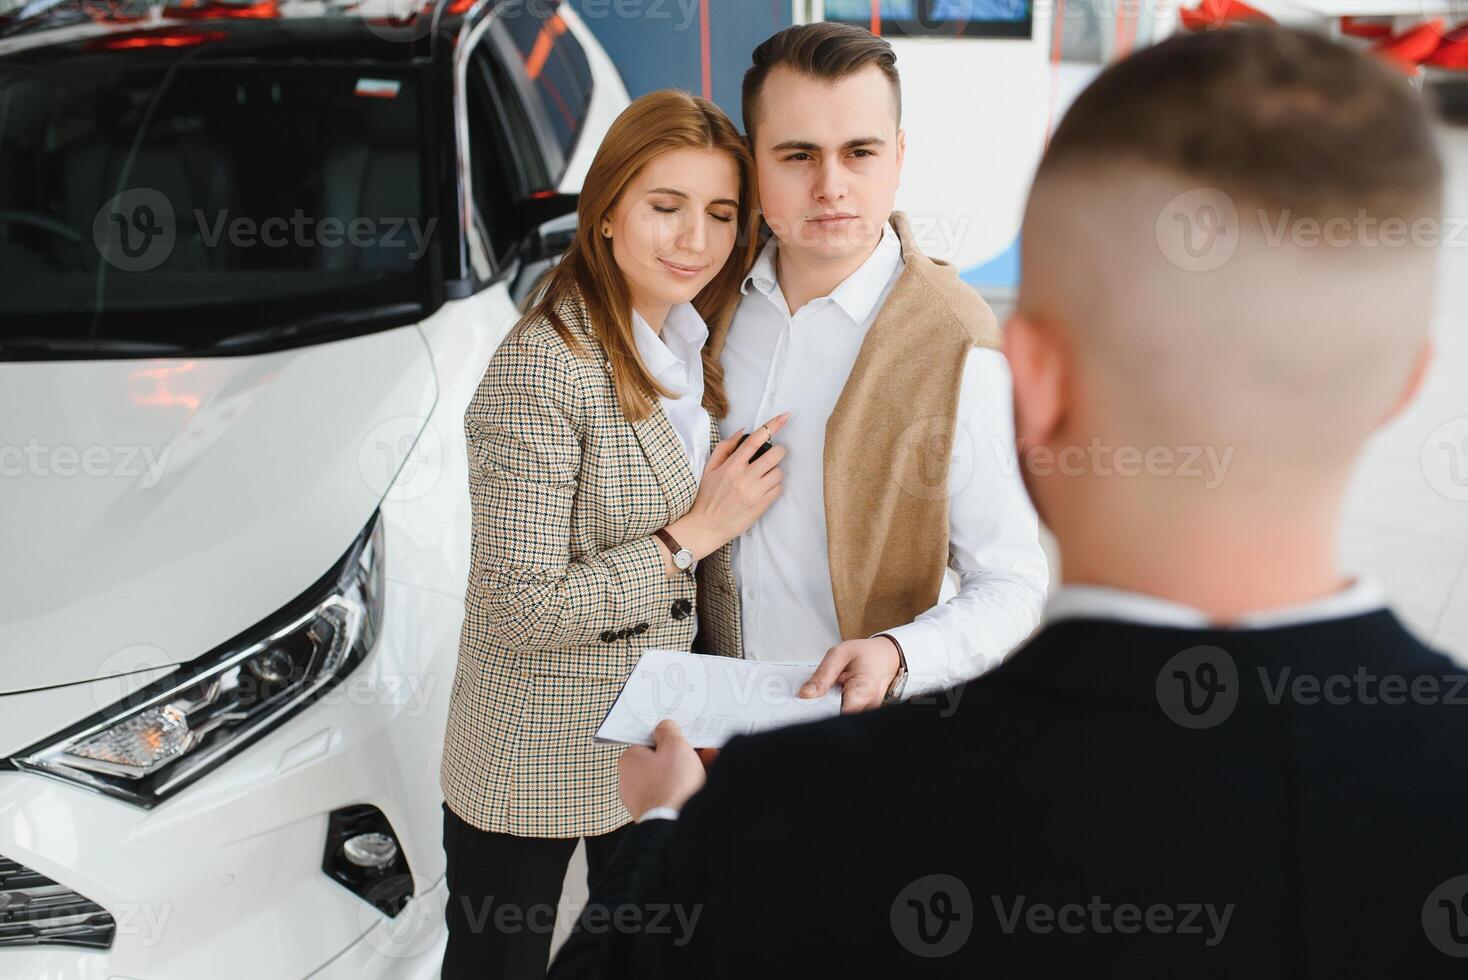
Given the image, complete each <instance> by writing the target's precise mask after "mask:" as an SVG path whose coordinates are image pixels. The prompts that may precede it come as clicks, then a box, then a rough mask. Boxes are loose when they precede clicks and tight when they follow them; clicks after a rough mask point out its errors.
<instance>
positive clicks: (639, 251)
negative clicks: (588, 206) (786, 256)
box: [601, 149, 739, 322]
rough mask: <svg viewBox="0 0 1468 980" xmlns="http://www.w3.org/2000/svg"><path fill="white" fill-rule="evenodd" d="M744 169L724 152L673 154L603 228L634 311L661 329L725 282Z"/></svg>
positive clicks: (640, 181)
mask: <svg viewBox="0 0 1468 980" xmlns="http://www.w3.org/2000/svg"><path fill="white" fill-rule="evenodd" d="M738 216H739V169H738V167H737V165H736V164H735V162H734V160H733V158H732V157H730V156H729V154H727V153H724V152H721V151H718V150H696V149H681V150H671V151H669V152H667V153H664V154H662V155H661V156H658V157H654V158H653V159H652V160H650V161H649V162H648V163H647V164H646V165H644V166H643V168H642V169H641V170H640V171H638V172H637V175H636V176H635V177H633V178H632V180H631V181H629V182H628V184H627V186H626V187H625V188H624V189H623V191H622V196H621V197H620V198H618V200H617V203H616V205H614V206H613V208H612V212H611V214H609V215H607V217H606V219H604V220H603V221H602V226H601V233H602V234H603V235H609V236H610V237H611V240H612V256H613V258H614V259H615V260H616V262H617V268H619V269H621V270H622V275H623V276H625V277H626V280H627V286H628V288H629V289H630V290H631V293H632V305H633V307H634V308H635V309H636V310H637V311H638V312H640V313H642V315H643V316H644V317H648V318H652V319H655V320H656V321H657V322H661V320H662V317H663V316H665V315H666V314H667V311H668V309H669V308H670V307H672V306H675V305H677V304H679V303H686V302H688V301H689V300H691V299H693V297H695V296H697V295H698V293H699V291H700V290H702V289H703V287H704V286H707V285H708V284H709V282H710V280H712V279H713V278H714V276H716V275H718V273H719V270H720V269H722V268H723V267H724V263H725V262H726V261H727V260H728V258H729V253H730V252H732V251H733V250H734V240H735V238H736V236H737V234H738V228H739V224H738Z"/></svg>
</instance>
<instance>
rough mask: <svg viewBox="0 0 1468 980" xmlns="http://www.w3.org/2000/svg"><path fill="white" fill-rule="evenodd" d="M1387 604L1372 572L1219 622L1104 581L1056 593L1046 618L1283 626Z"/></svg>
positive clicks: (1184, 626)
mask: <svg viewBox="0 0 1468 980" xmlns="http://www.w3.org/2000/svg"><path fill="white" fill-rule="evenodd" d="M1385 606H1386V597H1385V595H1384V594H1383V593H1382V591H1381V587H1380V586H1379V585H1378V584H1377V583H1376V581H1375V580H1374V579H1372V578H1370V577H1368V576H1362V577H1360V578H1357V579H1356V580H1354V581H1353V582H1352V583H1351V584H1350V585H1348V586H1347V587H1346V588H1344V589H1342V590H1341V591H1340V592H1337V593H1335V594H1334V595H1329V596H1326V597H1325V598H1323V599H1313V600H1311V601H1309V602H1302V603H1297V604H1294V605H1289V606H1278V607H1275V608H1272V609H1259V610H1254V611H1252V612H1248V613H1244V614H1243V615H1240V616H1234V617H1232V618H1231V619H1229V620H1228V621H1227V622H1215V621H1214V620H1212V619H1211V618H1210V617H1209V615H1208V614H1207V613H1205V612H1204V611H1203V610H1201V609H1195V608H1193V607H1192V606H1187V605H1184V604H1182V603H1178V602H1172V601H1170V600H1168V599H1162V598H1158V597H1157V596H1153V595H1146V594H1144V593H1141V592H1128V591H1126V590H1124V589H1113V588H1109V587H1107V586H1102V585H1068V586H1065V587H1064V588H1062V589H1061V590H1060V591H1058V592H1056V593H1055V594H1054V595H1053V596H1052V597H1051V599H1050V602H1049V603H1048V604H1047V605H1046V607H1045V622H1046V623H1053V622H1056V621H1057V620H1062V619H1108V620H1120V621H1121V622H1128V623H1138V624H1141V625H1145V626H1171V627H1176V628H1178V629H1193V630H1202V629H1279V628H1281V627H1285V626H1300V625H1304V624H1306V623H1315V622H1322V621H1324V620H1330V619H1345V618H1348V617H1350V616H1359V615H1362V614H1364V613H1369V612H1375V611H1377V610H1379V609H1382V608H1384V607H1385Z"/></svg>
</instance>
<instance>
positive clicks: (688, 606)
mask: <svg viewBox="0 0 1468 980" xmlns="http://www.w3.org/2000/svg"><path fill="white" fill-rule="evenodd" d="M692 611H693V603H691V602H689V601H688V600H687V599H674V600H673V608H672V609H670V610H669V611H668V615H670V616H672V617H673V618H674V619H687V618H688V614H689V613H691V612H692Z"/></svg>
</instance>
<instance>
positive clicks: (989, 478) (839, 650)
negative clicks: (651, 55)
mask: <svg viewBox="0 0 1468 980" xmlns="http://www.w3.org/2000/svg"><path fill="white" fill-rule="evenodd" d="M744 97H745V106H744V118H745V126H746V129H747V135H748V138H749V140H750V141H751V143H752V145H753V148H754V152H755V159H756V165H757V169H758V177H759V190H760V201H761V207H762V209H763V212H764V218H765V222H766V223H767V224H768V225H769V227H770V229H771V230H772V232H773V235H772V237H771V238H770V239H769V241H768V242H767V243H766V245H765V247H764V249H763V251H762V252H761V254H760V256H759V258H758V261H757V262H756V264H755V266H754V268H753V269H752V270H751V272H750V274H749V276H748V277H747V279H746V280H745V283H744V286H743V291H744V299H743V300H742V301H741V302H740V304H739V307H738V311H737V312H736V314H735V316H734V318H733V322H732V325H731V326H730V327H729V329H728V333H727V336H726V337H723V338H716V339H715V343H722V347H721V349H720V348H716V349H720V352H721V360H722V364H723V367H724V377H725V387H726V390H727V391H728V394H729V404H730V412H729V414H728V416H727V417H725V418H724V419H723V420H722V423H721V429H722V434H723V435H724V436H725V437H728V436H729V435H731V434H733V433H734V432H736V431H737V430H739V429H743V430H744V431H752V430H756V427H757V426H758V425H759V423H760V422H761V421H762V420H764V419H768V418H771V417H772V416H774V415H777V414H779V413H782V412H789V421H788V422H787V423H786V425H785V427H784V429H783V431H782V432H781V433H780V443H781V445H783V446H785V447H786V449H787V451H788V456H787V457H786V462H785V464H784V472H785V481H784V492H783V495H782V497H781V499H780V500H777V501H776V502H775V503H774V504H773V505H772V506H771V507H770V509H769V510H768V511H766V512H765V514H764V516H763V517H762V518H761V519H760V521H759V522H758V523H756V524H755V526H754V527H753V528H751V529H750V530H749V531H748V532H746V533H745V534H744V535H742V536H741V537H739V538H738V539H736V540H735V542H734V548H733V554H732V561H733V570H734V578H735V580H736V582H737V585H738V593H739V599H740V605H741V615H742V623H743V631H742V632H743V653H744V656H745V657H747V658H749V659H757V660H771V661H785V662H790V661H812V662H814V661H816V660H817V659H820V660H821V663H820V666H819V668H818V669H817V670H816V671H815V673H814V676H813V677H812V681H811V684H810V685H808V687H807V689H806V690H805V691H804V692H803V693H804V694H805V695H806V696H811V697H814V696H819V695H820V694H822V693H824V692H825V691H826V690H827V689H828V688H829V687H830V685H831V684H832V683H833V682H840V683H841V684H842V686H843V710H847V711H851V710H858V709H863V708H869V707H874V706H876V705H878V704H881V703H882V701H883V699H884V695H887V694H888V693H889V692H891V693H894V694H895V693H896V692H895V691H894V690H893V688H894V681H895V680H896V679H897V677H898V675H899V671H900V668H901V667H902V665H903V662H904V660H905V664H906V677H905V678H904V680H905V687H906V694H907V695H908V696H911V695H913V694H920V693H926V692H933V691H938V690H941V689H944V688H947V687H951V686H953V685H956V684H959V683H961V682H963V681H964V680H967V679H969V678H972V677H975V676H977V675H978V674H980V673H982V672H984V671H985V670H988V669H989V668H992V667H994V666H996V665H997V664H998V663H999V662H1000V660H1001V659H1002V658H1003V657H1004V655H1005V654H1006V653H1008V652H1009V651H1010V650H1011V649H1012V648H1013V647H1014V646H1016V645H1017V644H1018V643H1020V642H1021V641H1023V640H1024V639H1025V637H1026V636H1028V635H1029V633H1030V631H1031V630H1032V629H1033V628H1034V626H1035V625H1036V623H1037V622H1038V621H1039V616H1040V611H1041V609H1042V607H1043V605H1044V598H1045V590H1046V584H1047V578H1048V576H1047V568H1046V561H1045V556H1044V552H1043V550H1042V549H1041V547H1040V543H1039V537H1038V530H1037V521H1036V518H1035V514H1034V510H1033V508H1032V507H1031V505H1030V503H1029V501H1028V499H1027V498H1026V496H1025V493H1024V488H1023V484H1022V482H1021V480H1020V476H1019V471H1018V466H1017V464H1016V461H1015V458H1014V432H1013V421H1012V406H1011V396H1010V380H1009V370H1008V366H1007V364H1006V362H1005V359H1004V355H1003V352H1002V351H1001V350H1000V349H998V347H997V345H995V346H973V345H965V346H966V348H967V349H966V352H965V353H964V354H960V355H959V356H960V357H962V358H963V359H962V365H961V378H955V379H953V380H956V381H957V386H956V391H955V394H956V407H954V406H953V405H952V404H947V405H944V406H943V408H942V411H943V412H951V413H953V415H954V416H955V418H954V423H955V424H954V438H953V442H952V448H951V453H949V454H945V457H944V458H942V459H938V460H936V461H935V462H936V465H937V466H938V467H942V468H946V473H943V472H939V473H938V474H937V476H936V482H937V484H938V486H937V488H936V491H937V493H938V494H939V495H940V496H947V498H948V506H947V516H946V525H947V526H946V528H944V529H940V532H946V538H947V540H946V544H947V548H946V552H947V554H946V558H947V564H948V566H949V567H951V568H952V570H953V571H954V572H955V573H957V590H956V594H951V595H949V593H950V592H952V590H951V589H950V588H945V589H944V590H943V593H942V594H941V595H939V596H934V597H932V600H933V601H931V602H930V603H926V604H920V606H919V607H918V611H917V615H915V616H913V617H912V618H911V620H910V621H909V620H908V619H906V618H904V619H902V620H901V621H896V622H891V621H885V620H880V619H878V620H873V621H872V622H875V623H877V624H878V627H879V629H880V632H879V633H878V634H877V635H875V636H871V635H868V634H866V633H862V634H861V635H856V636H852V635H850V634H851V633H852V632H853V630H852V629H850V628H848V629H845V630H843V629H842V626H843V625H846V624H843V623H841V622H840V621H839V619H840V617H838V608H837V606H838V602H837V599H836V597H835V596H833V587H832V572H833V568H832V563H831V554H832V553H834V552H835V551H836V550H837V549H838V548H839V547H840V545H841V542H839V541H828V526H827V517H828V510H829V508H830V507H831V506H832V501H831V500H830V499H829V498H830V497H831V496H832V495H833V494H835V493H836V492H838V490H837V488H834V487H832V486H831V485H830V484H831V480H832V474H831V472H830V471H829V466H828V465H827V435H828V426H829V424H830V421H831V418H832V415H833V412H834V411H835V410H836V408H837V405H838V401H839V400H841V398H842V396H843V393H844V392H846V390H847V388H848V387H849V385H848V382H849V380H850V379H851V378H852V377H853V369H854V367H856V365H857V364H858V357H859V356H860V355H862V353H863V352H864V351H866V352H867V358H868V360H870V359H871V358H873V357H875V356H878V355H879V352H877V351H874V350H873V345H872V344H871V343H868V342H867V338H868V333H869V331H870V330H871V328H872V326H873V324H874V322H876V321H877V320H878V318H879V316H880V315H881V313H882V311H883V307H884V304H886V303H887V301H888V297H889V295H890V294H891V293H892V291H893V289H894V287H895V286H896V284H897V283H898V281H899V279H900V278H901V277H902V276H903V274H904V271H905V266H906V265H907V263H906V262H905V260H904V256H903V249H904V245H903V243H902V242H901V241H899V235H898V232H897V230H896V229H895V228H894V227H893V224H892V223H889V216H891V214H892V206H893V200H894V196H895V194H896V191H897V186H898V180H899V177H900V175H901V170H902V159H903V153H904V147H905V134H904V133H903V131H902V130H901V129H900V128H899V124H900V119H899V115H900V91H899V89H898V82H897V75H896V68H895V65H894V58H893V56H892V53H891V47H890V46H889V45H888V44H887V43H886V42H885V41H882V40H881V39H879V38H876V37H874V36H872V35H871V34H870V33H868V32H866V31H863V30H861V29H859V28H854V27H849V26H846V25H839V24H829V23H825V24H811V25H805V26H801V27H794V28H790V29H788V30H786V31H782V32H781V33H780V34H778V35H776V36H775V37H773V38H771V39H770V40H768V41H766V42H765V43H764V44H762V45H761V46H760V48H759V49H757V50H756V52H755V55H754V67H752V68H751V69H750V71H749V73H748V75H747V76H746V79H745V96H744ZM925 261H926V260H925ZM929 264H931V263H929ZM954 285H956V286H957V288H959V289H964V290H967V289H968V287H966V286H963V285H962V284H961V283H958V282H957V280H956V277H954ZM974 299H975V300H977V297H976V296H975V297H974ZM977 306H978V308H980V309H981V311H982V316H983V317H984V318H985V319H987V320H989V321H990V322H992V315H991V314H989V312H988V309H987V307H984V306H983V305H982V301H981V300H978V301H977ZM924 326H925V324H923V323H911V324H907V325H904V329H907V330H910V331H912V332H916V331H918V330H919V329H921V328H922V327H924ZM993 336H994V337H996V338H997V336H998V333H997V327H996V328H995V329H994V334H993ZM965 354H966V356H965ZM957 367H958V366H957V365H955V369H957ZM925 383H927V382H926V379H925ZM943 383H946V379H945V380H940V379H938V378H934V379H932V381H931V384H934V385H936V384H943ZM847 397H848V398H853V397H854V395H848V396H847ZM899 397H900V395H899ZM854 410H855V409H854ZM904 421H905V422H906V424H908V425H911V426H921V425H922V424H923V422H924V421H925V420H923V419H912V420H904ZM755 435H756V437H762V436H763V433H761V432H759V431H755ZM861 467H862V478H863V479H864V480H869V481H870V482H871V483H872V484H873V485H876V484H882V483H887V482H890V481H892V480H895V479H900V477H899V476H898V475H897V473H896V461H895V460H893V459H890V458H882V457H880V456H878V457H874V458H870V459H866V460H863V461H862V462H861ZM844 489H845V492H848V493H853V494H859V493H861V492H862V491H861V490H860V488H844ZM904 489H905V490H907V491H909V492H915V493H922V492H924V491H925V490H928V491H931V490H932V489H933V488H932V487H915V488H904ZM938 517H939V519H940V520H941V519H942V515H941V513H940V514H939V515H938ZM874 520H875V517H874ZM859 523H860V521H859ZM942 550H943V549H941V548H940V549H938V550H937V551H936V553H935V554H934V557H935V558H936V563H939V564H941V563H942V559H943V557H944V555H943V554H942ZM912 560H913V561H917V560H918V559H916V558H913V559H912ZM836 571H837V572H838V577H839V573H840V572H841V571H843V569H836ZM921 571H922V572H924V573H926V572H927V571H928V569H925V568H924V569H921ZM911 573H912V569H911V568H906V567H902V566H900V565H894V564H892V563H891V562H890V561H889V562H887V563H886V567H883V568H881V569H875V570H865V572H864V574H868V575H870V576H874V577H875V578H876V579H877V580H878V582H877V587H876V589H875V591H877V592H881V591H884V590H889V589H890V588H891V586H886V585H884V584H883V583H882V581H881V580H882V579H883V578H884V577H887V578H892V577H902V576H909V577H910V576H911ZM853 601H854V600H853ZM852 618H854V617H852ZM843 634H846V636H847V638H846V639H845V640H844V641H843V639H842V637H843ZM821 658H824V659H821Z"/></svg>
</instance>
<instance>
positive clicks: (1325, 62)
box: [1011, 28, 1442, 502]
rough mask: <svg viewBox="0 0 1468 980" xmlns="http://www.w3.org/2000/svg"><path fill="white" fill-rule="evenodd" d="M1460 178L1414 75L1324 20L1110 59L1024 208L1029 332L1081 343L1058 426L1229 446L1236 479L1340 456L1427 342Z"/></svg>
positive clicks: (1242, 487) (1024, 311)
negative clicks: (1447, 170) (1446, 187)
mask: <svg viewBox="0 0 1468 980" xmlns="http://www.w3.org/2000/svg"><path fill="white" fill-rule="evenodd" d="M1441 185H1442V165H1441V161H1440V159H1439V157H1438V153H1437V150H1436V147H1435V143H1434V138H1433V133H1432V127H1431V120H1430V115H1429V113H1428V112H1427V110H1426V109H1425V108H1424V106H1423V105H1422V103H1421V100H1420V98H1419V97H1418V95H1417V94H1416V93H1415V92H1414V91H1413V90H1412V89H1411V87H1410V85H1409V84H1408V83H1407V81H1406V80H1405V79H1403V78H1402V77H1401V76H1399V75H1397V74H1395V73H1394V72H1392V71H1390V70H1389V69H1387V68H1386V67H1384V66H1383V65H1381V64H1378V63H1376V62H1375V61H1373V60H1370V59H1368V58H1367V57H1365V56H1362V55H1360V54H1357V53H1355V52H1352V51H1350V50H1347V49H1346V48H1343V47H1341V46H1339V45H1337V44H1335V43H1332V42H1330V41H1328V40H1326V39H1324V38H1321V37H1319V36H1316V35H1311V34H1307V33H1302V32H1296V31H1290V30H1281V29H1274V28H1241V29H1237V30H1224V31H1217V32H1209V33H1204V34H1192V35H1182V36H1178V37H1174V38H1171V39H1169V40H1166V41H1164V42H1162V43H1161V44H1158V45H1156V46H1154V47H1151V48H1148V49H1145V50H1143V51H1141V52H1139V53H1138V54H1136V55H1133V56H1132V57H1130V58H1128V59H1126V60H1124V61H1122V62H1119V63H1117V64H1116V65H1113V66H1112V67H1110V68H1108V69H1107V70H1106V71H1104V72H1103V73H1102V74H1101V75H1100V77H1098V78H1097V80H1096V81H1095V82H1094V83H1093V84H1092V85H1091V86H1090V87H1089V88H1088V89H1087V90H1086V91H1085V92H1084V93H1083V94H1082V95H1081V96H1080V97H1079V98H1078V99H1077V100H1076V102H1075V104H1074V105H1073V106H1072V108H1071V109H1070V111H1069V112H1068V113H1067V114H1066V116H1065V118H1064V120H1063V121H1062V122H1061V124H1060V126H1059V127H1058V128H1057V130H1056V132H1055V134H1054V138H1053V139H1052V140H1051V142H1050V145H1049V147H1048V149H1047V151H1046V153H1045V156H1044V159H1043V161H1042V162H1041V165H1040V168H1039V172H1038V174H1037V176H1036V179H1035V184H1034V187H1033V190H1032V193H1031V197H1030V203H1029V207H1028V210H1027V212H1026V216H1025V224H1024V233H1023V235H1024V237H1023V245H1022V248H1023V284H1022V286H1021V289H1020V296H1019V303H1018V308H1017V311H1016V317H1015V320H1014V321H1013V322H1012V323H1011V328H1012V330H1013V329H1014V328H1016V327H1017V328H1018V331H1019V332H1020V333H1023V334H1025V336H1024V337H1021V338H1018V344H1019V346H1020V347H1021V348H1023V349H1022V350H1019V351H1016V350H1013V349H1012V350H1011V355H1012V356H1015V355H1016V354H1018V355H1019V356H1021V357H1027V358H1028V357H1031V356H1032V355H1033V354H1034V349H1035V348H1034V343H1033V342H1034V340H1035V338H1036V337H1037V336H1044V337H1048V338H1050V340H1051V341H1053V342H1054V344H1055V349H1063V350H1065V351H1066V352H1067V359H1066V363H1067V364H1068V369H1067V372H1066V374H1067V379H1066V381H1065V382H1064V384H1062V385H1061V387H1062V388H1064V389H1065V391H1066V395H1065V396H1064V397H1065V398H1066V399H1068V402H1067V404H1066V405H1065V406H1064V410H1063V411H1060V412H1058V413H1057V414H1056V415H1055V416H1054V419H1055V420H1060V421H1056V424H1055V425H1054V426H1049V427H1047V425H1045V424H1041V426H1040V429H1041V430H1042V432H1043V435H1044V439H1043V440H1042V441H1044V440H1049V441H1052V442H1054V443H1065V442H1071V443H1076V444H1085V443H1087V442H1092V441H1094V440H1097V439H1099V440H1100V441H1101V443H1103V444H1109V445H1111V446H1113V447H1114V446H1123V445H1135V446H1138V447H1140V449H1141V450H1142V451H1143V452H1144V453H1145V452H1146V451H1147V449H1148V448H1149V447H1167V448H1170V449H1178V448H1179V447H1184V446H1210V447H1214V448H1216V449H1218V450H1220V451H1225V450H1226V451H1227V452H1229V453H1234V454H1235V455H1234V460H1235V462H1234V466H1235V468H1236V469H1237V468H1242V469H1241V472H1242V473H1244V474H1245V475H1244V477H1243V478H1242V480H1241V481H1240V482H1236V483H1235V484H1234V485H1233V486H1228V485H1225V486H1224V487H1223V488H1222V492H1223V493H1228V492H1229V491H1231V490H1237V491H1238V492H1239V493H1244V494H1261V493H1269V492H1273V491H1278V490H1280V489H1282V488H1287V487H1289V486H1292V485H1293V484H1292V483H1291V482H1290V481H1291V480H1295V479H1298V480H1299V481H1301V483H1302V485H1305V486H1310V485H1311V481H1312V480H1314V479H1316V478H1317V477H1321V478H1323V479H1327V480H1336V479H1340V478H1341V474H1342V473H1344V472H1347V471H1348V470H1349V467H1350V465H1351V461H1352V460H1353V459H1354V458H1355V456H1356V455H1357V454H1358V453H1359V450H1360V447H1361V445H1362V444H1363V443H1364V441H1365V439H1366V437H1367V436H1368V435H1369V434H1370V433H1371V431H1373V430H1374V429H1375V428H1376V427H1377V426H1379V425H1380V424H1381V423H1382V421H1384V419H1385V418H1387V417H1388V416H1389V415H1390V414H1391V412H1392V411H1393V409H1394V407H1396V406H1398V405H1399V404H1400V403H1401V401H1402V398H1403V396H1404V392H1405V391H1406V390H1407V389H1409V388H1410V387H1411V385H1412V383H1413V379H1414V378H1416V377H1419V376H1420V368H1421V366H1422V364H1424V363H1425V361H1426V357H1425V352H1426V350H1427V337H1428V321H1429V318H1430V313H1431V300H1432V292H1433V285H1434V280H1435V266H1436V255H1435V250H1434V248H1433V247H1432V245H1433V244H1434V240H1435V239H1434V236H1435V235H1436V234H1437V231H1438V227H1439V221H1438V218H1439V214H1440V207H1441ZM1042 346H1043V344H1042ZM1030 367H1033V365H1032V364H1017V365H1016V391H1017V397H1018V398H1019V403H1018V409H1019V411H1020V414H1021V416H1023V415H1024V413H1025V408H1026V405H1025V399H1026V394H1025V393H1024V392H1022V391H1020V388H1021V386H1022V385H1025V384H1028V383H1030V381H1031V378H1030V376H1029V374H1027V373H1026V372H1027V371H1029V368H1030ZM1034 404H1035V405H1041V406H1043V405H1044V400H1043V399H1042V400H1040V401H1037V402H1034ZM1032 414H1033V412H1032ZM1062 417H1063V420H1062ZM1024 421H1025V420H1024V419H1023V418H1022V419H1021V422H1022V423H1023V422H1024ZM1029 421H1030V422H1031V425H1030V426H1029V428H1030V432H1029V435H1030V436H1031V437H1032V438H1033V437H1034V436H1035V434H1036V433H1035V426H1034V424H1033V423H1034V422H1035V420H1034V419H1033V418H1031V419H1030V420H1029ZM1067 426H1068V427H1069V429H1068V431H1062V430H1065V429H1066V427H1067ZM1021 434H1022V435H1024V434H1025V427H1024V426H1023V424H1022V430H1021ZM1159 459H1160V457H1159ZM1322 475H1324V476H1323V477H1322ZM1265 484H1269V485H1268V486H1266V485H1265ZM1154 486H1161V485H1157V484H1154ZM1176 486H1177V485H1176V484H1173V485H1171V486H1169V488H1168V489H1167V490H1165V491H1163V490H1160V491H1159V492H1171V491H1172V490H1173V489H1176ZM1314 489H1316V490H1318V489H1320V487H1314ZM1214 500H1215V502H1217V501H1218V498H1214Z"/></svg>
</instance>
